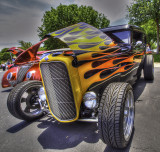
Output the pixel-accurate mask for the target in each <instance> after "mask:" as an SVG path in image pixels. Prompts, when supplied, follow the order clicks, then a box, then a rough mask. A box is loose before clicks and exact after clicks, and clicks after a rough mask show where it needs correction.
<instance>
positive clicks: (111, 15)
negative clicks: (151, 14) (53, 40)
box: [0, 0, 132, 49]
mask: <svg viewBox="0 0 160 152" xmlns="http://www.w3.org/2000/svg"><path fill="white" fill-rule="evenodd" d="M131 1H132V0H59V1H57V0H27V1H22V0H16V1H13V0H1V3H0V14H1V15H0V49H2V48H4V47H11V46H18V40H24V41H30V42H32V43H36V42H38V41H39V37H38V36H37V34H38V33H37V29H38V26H40V25H41V19H42V17H43V14H44V13H45V11H46V10H50V8H51V7H54V8H55V7H57V6H58V5H59V4H60V3H61V4H65V5H69V4H78V5H87V6H92V7H93V8H94V9H95V10H97V11H98V12H100V13H103V14H105V16H107V18H108V19H109V20H110V21H111V24H112V23H114V24H118V23H121V24H122V23H123V22H126V20H125V19H124V18H125V15H126V5H128V4H130V2H131ZM119 19H122V20H119Z"/></svg>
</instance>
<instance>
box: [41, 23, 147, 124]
mask: <svg viewBox="0 0 160 152" xmlns="http://www.w3.org/2000/svg"><path fill="white" fill-rule="evenodd" d="M49 35H50V36H53V37H56V38H59V39H61V40H62V41H63V42H65V43H66V44H67V45H68V46H69V47H70V49H71V50H73V52H74V54H75V55H73V53H71V54H70V55H68V54H65V53H61V54H56V55H55V54H54V53H51V54H49V55H48V56H46V57H44V58H43V59H42V60H41V61H40V64H42V63H43V62H52V61H61V62H64V63H65V64H66V66H67V69H68V72H69V77H70V81H71V85H72V90H73V95H74V100H75V104H76V110H77V117H76V118H75V119H74V120H70V121H68V120H67V121H63V122H71V121H75V120H77V119H78V117H79V111H80V105H81V102H82V97H83V95H84V93H85V92H86V91H88V90H89V89H90V88H94V87H95V86H97V85H101V86H104V87H106V86H105V85H104V82H106V81H107V80H109V79H110V78H112V77H115V76H117V75H118V77H119V78H118V79H119V81H124V82H130V81H131V80H132V81H134V78H133V77H136V75H137V70H138V68H139V65H140V63H141V62H142V56H143V55H144V52H143V51H141V52H135V51H132V50H130V49H129V48H128V49H125V51H124V49H123V48H122V46H118V45H117V44H115V43H114V42H113V41H112V40H111V39H110V38H109V37H108V36H106V35H104V33H103V32H101V31H100V30H98V29H96V28H94V27H92V26H91V25H88V24H86V23H78V24H75V25H73V26H70V27H67V28H64V29H61V30H59V31H56V32H53V33H50V34H49ZM77 50H78V51H79V50H81V51H85V52H82V53H80V54H76V52H77ZM75 71H77V72H78V74H77V73H76V72H75ZM73 76H74V77H73ZM74 79H76V80H79V82H78V83H77V81H76V82H75V80H74ZM125 79H126V80H125ZM42 82H43V77H42ZM43 85H44V83H43ZM44 88H45V86H44ZM77 88H78V90H79V89H80V90H79V93H76V92H75V90H76V89H77ZM98 91H99V90H98ZM98 91H97V93H99V92H98ZM46 96H47V95H46ZM48 103H49V102H48ZM51 113H52V112H51ZM52 115H53V117H54V118H55V119H57V120H58V121H61V120H59V119H58V118H56V117H55V116H54V114H52Z"/></svg>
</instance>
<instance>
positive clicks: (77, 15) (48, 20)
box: [38, 4, 110, 49]
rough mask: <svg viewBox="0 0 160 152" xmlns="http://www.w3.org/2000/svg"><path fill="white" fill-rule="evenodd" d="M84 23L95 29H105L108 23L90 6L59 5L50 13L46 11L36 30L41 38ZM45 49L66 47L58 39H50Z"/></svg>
mask: <svg viewBox="0 0 160 152" xmlns="http://www.w3.org/2000/svg"><path fill="white" fill-rule="evenodd" d="M79 22H85V23H88V24H90V25H93V26H94V27H96V28H104V27H107V26H108V25H109V23H110V21H109V20H108V19H107V18H106V17H105V16H104V15H103V14H101V13H98V12H97V11H95V10H94V9H93V8H92V7H91V6H82V5H81V6H80V7H78V6H77V5H76V4H72V5H68V6H67V5H62V4H60V5H59V6H58V7H57V8H56V9H54V8H52V7H51V10H50V11H46V12H45V14H44V16H43V19H42V25H41V27H39V28H38V32H39V37H40V38H43V37H44V36H45V35H46V34H48V33H50V32H53V31H56V30H59V29H62V28H64V27H67V26H70V25H73V24H76V23H79ZM45 47H47V49H56V48H62V47H67V46H66V44H64V43H62V42H61V41H60V40H59V39H50V40H47V41H46V42H45Z"/></svg>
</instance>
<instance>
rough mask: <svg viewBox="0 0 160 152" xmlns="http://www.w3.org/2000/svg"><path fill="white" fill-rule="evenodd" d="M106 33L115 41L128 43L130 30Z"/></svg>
mask: <svg viewBox="0 0 160 152" xmlns="http://www.w3.org/2000/svg"><path fill="white" fill-rule="evenodd" d="M106 34H107V35H109V36H110V37H111V38H112V39H113V40H114V41H115V42H117V43H127V44H130V35H131V32H130V31H116V32H115V31H114V32H107V33H106Z"/></svg>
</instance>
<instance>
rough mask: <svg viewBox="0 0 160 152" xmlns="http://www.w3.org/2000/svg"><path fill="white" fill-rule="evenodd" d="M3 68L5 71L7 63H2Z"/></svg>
mask: <svg viewBox="0 0 160 152" xmlns="http://www.w3.org/2000/svg"><path fill="white" fill-rule="evenodd" d="M2 69H3V71H5V70H6V65H5V64H4V63H3V64H2Z"/></svg>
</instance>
